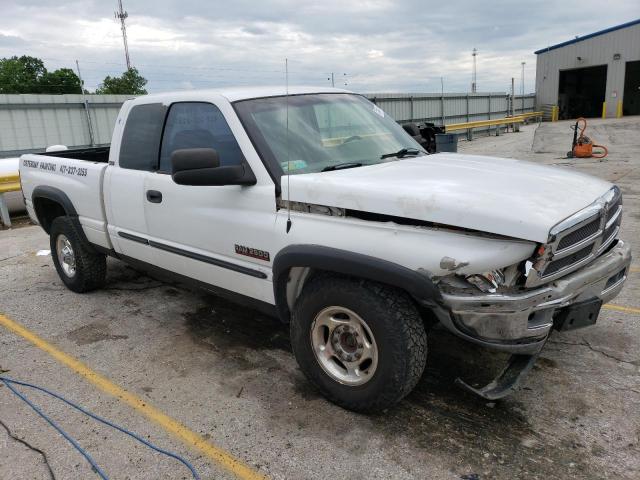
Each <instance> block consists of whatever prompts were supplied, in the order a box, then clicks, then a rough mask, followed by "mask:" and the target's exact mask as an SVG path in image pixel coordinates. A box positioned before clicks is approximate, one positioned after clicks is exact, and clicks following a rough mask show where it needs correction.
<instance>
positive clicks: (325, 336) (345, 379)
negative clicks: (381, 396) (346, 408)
mask: <svg viewBox="0 0 640 480" xmlns="http://www.w3.org/2000/svg"><path fill="white" fill-rule="evenodd" d="M311 348H312V350H313V353H314V355H315V357H316V360H317V361H318V363H319V364H320V366H321V367H322V369H323V370H324V371H325V372H326V373H327V375H329V376H330V377H331V378H332V379H333V380H336V381H337V382H339V383H342V384H344V385H349V386H357V385H363V384H365V383H367V382H368V381H369V380H371V378H373V374H374V373H375V371H376V368H377V366H378V346H377V345H376V341H375V338H374V336H373V333H372V332H371V329H370V328H369V326H368V325H367V323H366V322H365V321H364V320H363V319H362V317H360V316H359V315H358V314H357V313H355V312H353V311H352V310H349V309H348V308H344V307H327V308H325V309H323V310H322V311H320V312H319V313H318V314H317V315H316V318H315V319H314V320H313V324H312V325H311Z"/></svg>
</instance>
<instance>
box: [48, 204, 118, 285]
mask: <svg viewBox="0 0 640 480" xmlns="http://www.w3.org/2000/svg"><path fill="white" fill-rule="evenodd" d="M59 235H64V236H65V237H67V239H69V242H70V243H71V246H72V248H73V252H74V255H75V261H76V273H75V275H74V276H73V277H69V276H68V275H67V274H66V273H65V272H64V270H63V268H62V266H61V265H60V261H59V259H58V254H57V250H56V242H57V239H58V236H59ZM49 243H50V245H51V257H52V258H53V263H54V265H55V266H56V271H57V272H58V275H59V276H60V279H61V280H62V282H63V283H64V284H65V285H66V286H67V288H69V290H73V291H74V292H77V293H84V292H89V291H91V290H95V289H97V288H101V287H103V286H104V283H105V278H106V276H107V261H106V256H105V255H103V254H101V253H98V252H96V251H95V250H94V249H93V248H92V247H91V245H88V244H87V242H86V241H85V240H83V239H82V237H81V236H80V234H79V233H78V231H77V230H76V227H75V226H74V224H73V222H72V221H71V219H70V218H69V217H56V218H55V219H54V220H53V222H52V223H51V229H50V230H49Z"/></svg>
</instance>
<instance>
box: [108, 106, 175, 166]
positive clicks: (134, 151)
mask: <svg viewBox="0 0 640 480" xmlns="http://www.w3.org/2000/svg"><path fill="white" fill-rule="evenodd" d="M166 111H167V107H165V106H164V105H162V104H161V103H149V104H147V105H137V106H135V107H133V108H132V109H131V111H130V112H129V115H128V116H127V123H126V125H125V126H124V131H123V133H122V144H121V145H120V162H119V164H120V167H122V168H131V169H133V170H149V171H151V170H156V169H157V167H158V152H159V151H160V137H161V136H162V125H163V123H164V117H165V114H166Z"/></svg>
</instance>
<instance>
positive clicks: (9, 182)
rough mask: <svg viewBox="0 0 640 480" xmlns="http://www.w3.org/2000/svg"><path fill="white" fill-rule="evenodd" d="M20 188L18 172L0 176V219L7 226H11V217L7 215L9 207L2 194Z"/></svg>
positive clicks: (16, 190)
mask: <svg viewBox="0 0 640 480" xmlns="http://www.w3.org/2000/svg"><path fill="white" fill-rule="evenodd" d="M21 188H22V187H21V186H20V175H19V174H18V173H15V174H11V175H3V176H1V177H0V220H2V223H4V224H5V225H6V226H7V227H11V217H10V216H9V207H8V206H7V201H6V199H5V197H4V196H5V194H7V193H10V192H18V191H20V190H21Z"/></svg>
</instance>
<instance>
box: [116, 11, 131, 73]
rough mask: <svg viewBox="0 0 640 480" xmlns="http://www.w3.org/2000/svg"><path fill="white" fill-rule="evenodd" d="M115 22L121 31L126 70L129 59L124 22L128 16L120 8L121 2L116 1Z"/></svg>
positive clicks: (128, 65)
mask: <svg viewBox="0 0 640 480" xmlns="http://www.w3.org/2000/svg"><path fill="white" fill-rule="evenodd" d="M114 16H115V18H116V20H120V28H121V29H122V40H123V41H124V57H125V59H126V60H127V70H130V69H131V59H130V58H129V44H128V42H127V25H126V24H125V20H126V19H127V18H128V17H129V14H128V13H127V12H125V10H124V8H123V7H122V0H118V10H117V11H116V12H114Z"/></svg>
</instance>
